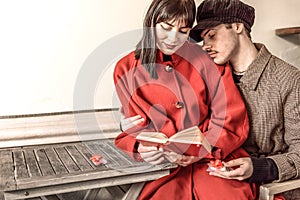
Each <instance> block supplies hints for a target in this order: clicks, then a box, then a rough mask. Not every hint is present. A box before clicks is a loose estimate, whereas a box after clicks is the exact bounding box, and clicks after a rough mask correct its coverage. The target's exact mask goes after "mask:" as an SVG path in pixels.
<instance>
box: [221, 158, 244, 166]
mask: <svg viewBox="0 0 300 200" xmlns="http://www.w3.org/2000/svg"><path fill="white" fill-rule="evenodd" d="M244 163H245V161H244V160H243V158H237V159H234V160H230V161H228V162H225V163H224V166H225V167H237V166H240V165H243V164H244Z"/></svg>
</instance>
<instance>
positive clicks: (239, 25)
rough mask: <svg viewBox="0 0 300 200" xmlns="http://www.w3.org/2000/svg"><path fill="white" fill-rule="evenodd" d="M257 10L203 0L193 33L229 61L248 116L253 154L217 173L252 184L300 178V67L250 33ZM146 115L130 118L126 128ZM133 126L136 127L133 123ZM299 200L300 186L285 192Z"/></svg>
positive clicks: (227, 0) (234, 1)
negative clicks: (273, 52)
mask: <svg viewBox="0 0 300 200" xmlns="http://www.w3.org/2000/svg"><path fill="white" fill-rule="evenodd" d="M254 11H255V10H254V8H253V7H251V6H249V5H247V4H245V3H243V2H241V1H239V0H204V1H203V2H202V3H201V4H200V5H199V7H198V9H197V25H196V26H195V27H194V28H193V29H192V31H191V34H190V36H191V37H192V38H193V39H194V40H195V41H196V42H200V41H202V40H203V48H204V49H205V50H206V51H207V52H208V54H209V55H210V56H211V58H212V59H213V60H214V62H215V63H216V64H220V65H222V64H225V63H228V62H229V63H230V65H231V67H232V71H233V76H234V79H235V82H236V85H237V87H238V88H239V90H240V92H241V94H242V96H243V98H244V100H245V103H246V106H247V110H248V114H249V120H250V133H249V137H248V140H247V141H246V142H245V144H244V145H243V147H244V149H245V150H246V151H247V152H248V153H249V154H250V155H251V158H239V159H236V160H232V161H230V162H228V163H225V165H226V166H227V167H233V168H235V170H232V171H229V172H211V173H210V174H211V175H213V176H219V177H222V178H228V179H237V180H246V179H247V180H248V181H249V182H257V183H265V182H272V181H275V182H281V181H285V180H289V179H294V178H299V177H300V71H299V70H298V69H297V68H295V67H293V66H291V65H289V64H288V63H286V62H284V61H282V60H280V59H279V58H277V57H275V56H274V55H272V54H271V53H270V52H269V51H268V50H267V48H266V47H265V46H264V45H263V44H257V43H253V42H252V40H251V37H250V32H251V27H252V25H253V23H254V18H255V13H254ZM142 120H143V119H142V118H140V117H138V116H137V117H135V119H131V118H129V119H126V120H123V121H122V126H123V125H124V126H123V128H128V127H130V126H132V124H131V121H134V122H133V123H134V124H137V123H139V122H140V121H142ZM130 124H131V125H130ZM283 195H284V197H285V198H286V199H300V190H294V191H289V192H286V193H284V194H283Z"/></svg>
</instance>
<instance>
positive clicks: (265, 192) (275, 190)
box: [259, 179, 300, 200]
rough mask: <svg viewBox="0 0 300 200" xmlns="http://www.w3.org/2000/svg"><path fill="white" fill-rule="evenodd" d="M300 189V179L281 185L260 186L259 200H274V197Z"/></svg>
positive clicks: (281, 183)
mask: <svg viewBox="0 0 300 200" xmlns="http://www.w3.org/2000/svg"><path fill="white" fill-rule="evenodd" d="M297 188H300V179H296V180H289V181H284V182H280V183H268V184H264V185H261V186H260V189H259V192H260V194H259V199H260V200H273V199H274V195H276V194H280V193H282V192H286V191H289V190H294V189H297Z"/></svg>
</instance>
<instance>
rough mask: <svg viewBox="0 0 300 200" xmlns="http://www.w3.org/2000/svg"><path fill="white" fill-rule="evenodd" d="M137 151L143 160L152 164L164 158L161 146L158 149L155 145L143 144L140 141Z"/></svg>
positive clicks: (160, 161) (158, 162)
mask: <svg viewBox="0 0 300 200" xmlns="http://www.w3.org/2000/svg"><path fill="white" fill-rule="evenodd" d="M138 152H139V153H140V155H141V157H142V158H143V159H144V161H146V162H148V163H150V164H153V165H158V164H161V163H162V162H163V161H164V160H165V158H164V151H163V149H162V148H159V149H158V148H157V147H155V146H144V145H142V144H141V143H140V144H139V147H138Z"/></svg>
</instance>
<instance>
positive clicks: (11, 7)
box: [0, 0, 300, 115]
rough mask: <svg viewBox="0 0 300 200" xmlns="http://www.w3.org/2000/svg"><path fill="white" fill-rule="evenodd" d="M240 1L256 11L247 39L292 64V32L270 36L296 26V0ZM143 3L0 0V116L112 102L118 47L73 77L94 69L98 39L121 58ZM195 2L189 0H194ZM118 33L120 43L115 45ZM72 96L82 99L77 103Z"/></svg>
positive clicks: (299, 52)
mask: <svg viewBox="0 0 300 200" xmlns="http://www.w3.org/2000/svg"><path fill="white" fill-rule="evenodd" d="M244 1H245V2H247V3H249V4H251V5H253V6H254V7H255V8H256V11H257V18H256V22H255V25H254V28H253V39H254V41H258V42H263V43H265V44H266V45H267V46H268V47H269V49H270V50H271V51H272V52H273V53H274V54H275V55H277V56H279V57H282V58H284V59H286V60H287V61H289V62H290V63H293V64H295V65H297V66H300V60H299V59H300V58H299V56H300V48H299V36H295V37H292V38H287V39H284V38H280V37H278V36H275V34H274V30H275V29H276V28H281V27H287V26H300V17H299V8H300V1H299V0H288V1H286V0H260V1H258V0H244ZM150 2H151V0H110V1H103V0H64V1H59V0H43V1H40V0H26V1H24V0H12V1H1V2H0V24H1V31H0V54H1V59H0V70H1V71H0V91H1V98H0V115H16V114H29V113H45V112H58V111H68V110H73V109H92V108H106V107H113V106H115V105H116V104H117V103H115V102H117V101H116V98H115V93H114V90H113V89H114V86H113V82H112V71H113V63H114V62H116V60H117V59H118V58H119V57H120V56H121V54H122V53H120V52H118V53H117V54H116V55H119V54H120V55H119V56H115V57H114V58H113V59H111V62H110V63H109V64H107V63H106V62H104V63H102V61H103V60H105V59H102V58H101V61H99V64H98V66H99V69H101V70H100V71H97V72H96V73H91V78H90V79H89V78H87V77H88V75H87V76H86V77H84V78H82V76H81V75H82V74H83V73H85V72H86V71H85V70H87V71H89V69H87V68H88V66H90V65H89V64H90V62H92V65H94V67H95V66H96V67H97V65H96V64H97V62H98V60H92V59H95V58H94V57H93V56H96V57H97V56H98V54H101V51H103V49H105V47H104V46H103V45H104V44H105V45H110V48H111V49H110V50H114V49H116V50H118V49H122V50H123V49H124V52H123V54H122V55H124V54H125V53H126V52H127V50H129V49H133V48H134V44H135V41H137V40H138V39H139V35H138V32H134V33H133V34H129V36H126V34H125V33H128V31H133V30H136V29H139V28H141V26H142V19H143V16H144V13H145V10H146V7H147V6H148V5H149V3H150ZM200 2H201V0H196V3H197V4H199V3H200ZM122 36H124V37H125V39H124V41H126V42H128V43H126V42H125V43H123V42H118V43H117V44H115V42H116V41H118V39H122ZM132 36H133V37H132ZM126 38H127V39H126ZM124 45H127V46H129V47H127V48H125V47H124ZM95 63H96V64H95ZM106 64H107V65H106ZM87 65H88V66H87ZM90 70H93V68H91V69H90ZM95 76H99V78H98V79H97V78H95ZM78 77H80V78H81V79H80V81H81V82H84V80H85V79H87V80H86V84H79V83H81V82H80V81H78ZM93 78H94V79H93ZM89 81H90V82H89ZM89 83H90V84H91V85H89ZM78 88H80V89H78ZM90 88H92V90H91V89H90ZM83 91H87V92H86V93H85V92H83ZM81 92H82V93H81ZM78 93H79V94H78ZM80 95H81V96H86V98H87V99H88V100H86V99H85V100H83V102H79V103H78V102H77V101H79V100H78V99H80V98H81V97H80ZM74 101H75V103H74ZM85 101H87V102H85ZM74 104H76V105H74Z"/></svg>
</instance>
